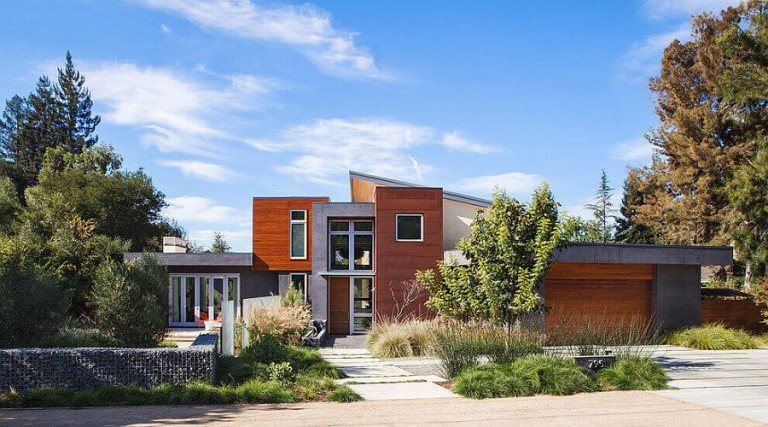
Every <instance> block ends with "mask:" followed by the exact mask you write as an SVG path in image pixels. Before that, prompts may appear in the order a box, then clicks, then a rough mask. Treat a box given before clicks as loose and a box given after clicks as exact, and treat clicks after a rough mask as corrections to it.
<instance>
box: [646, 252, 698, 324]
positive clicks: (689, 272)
mask: <svg viewBox="0 0 768 427" xmlns="http://www.w3.org/2000/svg"><path fill="white" fill-rule="evenodd" d="M651 310H652V311H653V314H654V316H655V319H656V320H657V321H658V322H659V326H660V327H661V328H662V329H674V328H682V327H686V326H693V325H698V324H699V323H700V322H701V266H699V265H663V264H659V265H657V266H656V278H655V279H654V281H653V285H652V287H651Z"/></svg>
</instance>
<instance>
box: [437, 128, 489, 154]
mask: <svg viewBox="0 0 768 427" xmlns="http://www.w3.org/2000/svg"><path fill="white" fill-rule="evenodd" d="M443 145H444V146H445V147H447V148H448V149H449V150H451V151H468V152H471V153H479V154H487V153H490V152H491V151H494V147H491V146H489V145H485V144H480V143H477V142H473V141H471V140H469V139H467V138H466V137H464V135H462V134H461V132H459V131H453V132H449V133H444V134H443Z"/></svg>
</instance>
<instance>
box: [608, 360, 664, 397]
mask: <svg viewBox="0 0 768 427" xmlns="http://www.w3.org/2000/svg"><path fill="white" fill-rule="evenodd" d="M668 380H669V378H667V374H665V373H664V370H663V369H662V368H661V367H660V366H659V365H657V364H655V363H653V360H651V359H650V358H648V357H623V358H619V359H618V360H617V361H616V363H614V364H613V366H610V367H608V368H605V369H601V370H600V371H599V372H598V373H597V381H598V383H599V384H600V386H601V387H603V389H606V390H663V389H665V388H667V381H668Z"/></svg>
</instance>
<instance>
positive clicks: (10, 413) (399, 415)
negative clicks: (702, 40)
mask: <svg viewBox="0 0 768 427" xmlns="http://www.w3.org/2000/svg"><path fill="white" fill-rule="evenodd" d="M0 424H8V425H16V426H18V425H57V426H74V425H77V426H89V425H104V426H111V425H161V424H175V425H192V424H206V425H228V424H241V425H259V426H272V425H274V426H281V427H286V426H305V425H343V426H347V425H349V426H352V425H354V426H360V425H445V424H457V425H494V426H498V425H525V426H526V427H531V426H565V425H567V426H589V427H595V426H618V425H620V426H642V427H648V426H655V425H659V426H669V425H675V426H678V425H680V426H696V427H705V426H729V427H731V426H757V425H761V424H760V423H757V422H755V421H750V420H747V419H744V418H740V417H737V416H734V415H729V414H726V413H723V412H718V411H715V410H712V409H707V408H704V407H701V406H697V405H693V404H690V403H684V402H680V401H677V400H674V399H669V398H666V397H663V396H660V395H658V394H654V393H648V392H607V393H589V394H579V395H575V396H565V397H554V396H533V397H523V398H511V399H489V400H470V399H464V398H454V399H434V400H407V401H406V400H400V401H385V402H373V401H371V402H357V403H348V404H342V403H299V404H281V405H241V406H239V405H231V406H144V407H114V408H92V409H79V410H68V409H31V410H8V409H5V410H0Z"/></svg>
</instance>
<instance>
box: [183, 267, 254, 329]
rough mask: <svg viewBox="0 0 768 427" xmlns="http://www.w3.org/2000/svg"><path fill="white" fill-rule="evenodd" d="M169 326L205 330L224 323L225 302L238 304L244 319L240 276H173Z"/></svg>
mask: <svg viewBox="0 0 768 427" xmlns="http://www.w3.org/2000/svg"><path fill="white" fill-rule="evenodd" d="M168 300H169V302H170V304H169V313H168V323H169V325H171V326H202V325H203V323H204V322H207V321H216V322H220V321H221V306H222V302H223V301H234V302H235V316H239V315H240V275H238V274H224V275H221V274H215V275H214V274H212V275H200V274H195V275H191V274H190V275H185V274H172V275H171V278H170V286H169V291H168Z"/></svg>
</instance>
